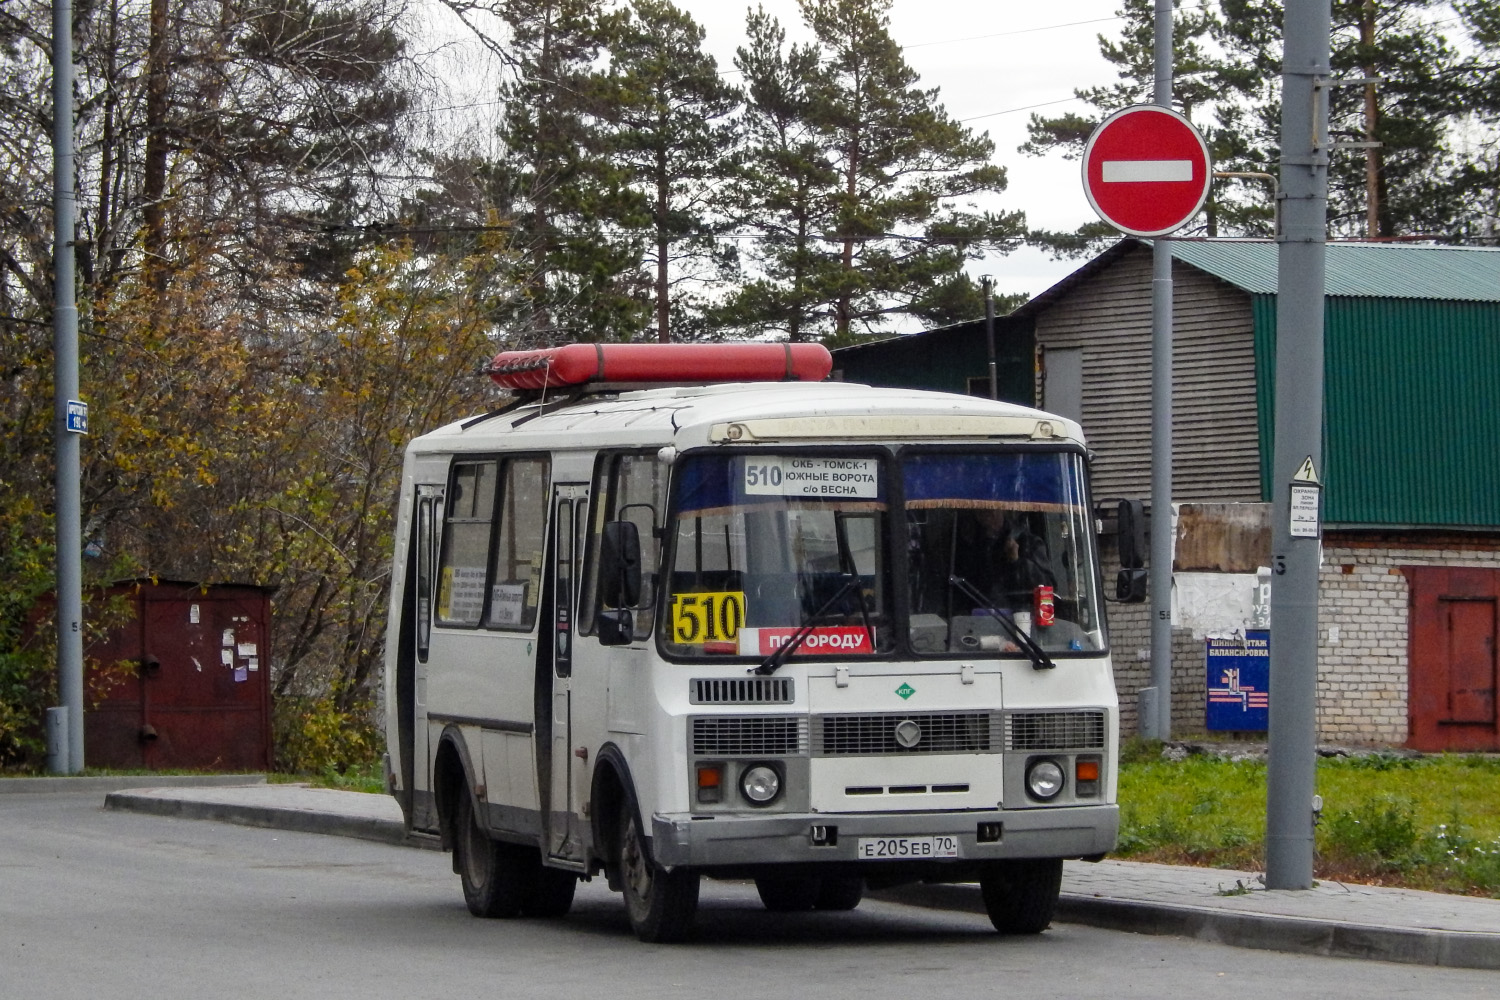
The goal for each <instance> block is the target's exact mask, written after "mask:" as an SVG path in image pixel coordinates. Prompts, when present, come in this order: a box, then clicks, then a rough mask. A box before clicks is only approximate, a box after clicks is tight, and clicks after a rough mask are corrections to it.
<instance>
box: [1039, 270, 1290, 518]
mask: <svg viewBox="0 0 1500 1000" xmlns="http://www.w3.org/2000/svg"><path fill="white" fill-rule="evenodd" d="M1172 278H1173V282H1172V284H1173V292H1174V294H1173V340H1174V365H1173V368H1174V375H1173V419H1172V433H1173V462H1172V477H1173V490H1172V492H1173V499H1175V500H1179V501H1256V500H1259V499H1260V498H1261V497H1260V465H1259V462H1260V445H1259V441H1260V434H1259V429H1258V425H1257V408H1256V394H1255V343H1254V326H1253V321H1252V317H1251V308H1250V296H1249V295H1247V294H1246V293H1244V292H1242V291H1240V290H1239V289H1237V288H1235V287H1234V286H1232V285H1229V284H1227V283H1225V282H1223V281H1220V280H1219V279H1217V278H1214V277H1211V276H1210V275H1207V274H1205V273H1204V272H1202V271H1199V270H1197V269H1196V268H1193V267H1190V266H1187V265H1184V264H1182V263H1176V264H1174V266H1173V270H1172ZM1036 339H1037V344H1038V346H1039V347H1040V348H1041V352H1042V377H1043V378H1045V371H1046V351H1047V350H1048V349H1049V348H1050V349H1059V348H1079V349H1081V350H1082V351H1083V428H1084V433H1085V434H1087V435H1088V440H1089V446H1090V447H1091V448H1092V449H1093V450H1094V451H1095V452H1096V453H1097V459H1096V460H1095V462H1094V466H1093V483H1094V495H1095V496H1096V497H1105V496H1128V497H1141V498H1144V497H1147V496H1148V495H1149V493H1150V487H1151V251H1150V249H1149V248H1146V247H1141V248H1138V249H1137V250H1135V251H1132V252H1130V253H1127V254H1125V255H1124V256H1122V257H1121V258H1120V260H1119V261H1118V262H1117V263H1115V264H1114V265H1112V266H1110V267H1108V268H1107V269H1105V270H1104V271H1103V272H1102V273H1101V274H1099V275H1098V276H1097V277H1096V278H1094V279H1092V280H1090V281H1087V282H1084V283H1082V284H1081V285H1080V286H1079V287H1078V288H1077V289H1076V290H1074V291H1073V292H1072V293H1071V294H1069V295H1066V296H1064V297H1062V298H1061V299H1059V301H1058V302H1057V303H1056V304H1055V305H1053V306H1052V307H1051V308H1049V309H1045V310H1043V311H1041V312H1040V313H1039V314H1038V315H1037V317H1036ZM1039 395H1040V394H1039Z"/></svg>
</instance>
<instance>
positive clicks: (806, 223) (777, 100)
mask: <svg viewBox="0 0 1500 1000" xmlns="http://www.w3.org/2000/svg"><path fill="white" fill-rule="evenodd" d="M745 30H746V36H747V39H746V44H745V45H744V46H742V47H741V48H740V49H739V50H738V51H737V52H736V54H735V60H734V64H735V66H736V67H737V68H738V69H739V70H740V72H741V73H742V74H743V75H744V86H745V94H746V107H745V113H744V123H743V126H744V130H745V137H746V150H745V152H746V164H745V171H744V175H743V177H742V179H741V182H740V184H739V185H738V186H737V191H738V194H739V206H738V207H739V211H740V212H741V214H742V217H743V218H745V219H746V220H747V222H748V223H749V224H750V226H751V227H753V228H754V229H755V230H758V231H759V233H760V235H761V239H760V240H758V241H757V242H756V243H755V244H753V245H752V250H751V251H750V256H751V258H752V260H753V261H754V265H755V268H756V270H757V271H758V276H756V277H752V278H750V279H749V280H747V281H745V282H744V283H743V284H741V285H740V287H739V288H738V289H737V290H736V292H735V293H734V294H733V295H732V296H731V297H730V299H729V301H728V302H727V303H726V304H725V305H724V306H723V307H722V308H721V309H719V310H718V319H719V322H720V323H721V324H722V325H726V326H731V327H737V328H739V329H742V330H745V331H747V332H749V333H752V334H761V333H766V332H773V331H774V332H780V333H784V334H785V335H786V336H787V337H788V339H790V340H792V341H800V340H805V339H807V338H808V336H809V334H810V332H811V329H810V328H811V325H812V323H813V322H815V321H816V319H817V317H818V313H817V306H818V303H819V302H820V301H821V300H822V299H823V297H824V296H823V289H822V287H821V286H820V284H819V283H818V278H819V276H820V274H821V271H820V269H819V267H818V264H819V262H820V259H821V258H820V257H819V255H818V253H817V251H816V250H815V247H816V246H817V243H818V239H819V235H820V233H821V232H822V231H823V230H825V229H827V228H831V227H832V224H833V216H832V207H833V203H832V199H831V192H832V191H833V189H834V184H835V183H836V181H837V177H836V175H835V174H834V172H833V170H832V168H831V167H830V165H829V163H828V160H827V158H826V157H825V155H824V147H823V143H822V137H821V135H820V133H819V129H818V127H817V125H816V124H815V117H814V115H813V101H814V97H813V93H812V90H813V87H814V86H815V84H816V82H817V78H818V72H819V58H818V50H817V47H816V46H813V45H792V46H791V48H790V49H788V48H786V31H785V29H784V28H782V27H781V25H780V23H778V22H777V21H776V19H775V18H773V17H771V16H770V15H769V14H767V13H766V12H765V9H764V8H763V7H762V8H758V9H756V10H753V11H751V12H750V15H749V18H748V19H747V21H746V25H745Z"/></svg>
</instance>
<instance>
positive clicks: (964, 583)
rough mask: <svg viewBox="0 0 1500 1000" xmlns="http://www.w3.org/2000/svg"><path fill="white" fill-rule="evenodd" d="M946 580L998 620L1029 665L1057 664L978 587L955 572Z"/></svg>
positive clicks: (1043, 667) (1046, 666) (1050, 666)
mask: <svg viewBox="0 0 1500 1000" xmlns="http://www.w3.org/2000/svg"><path fill="white" fill-rule="evenodd" d="M948 582H949V583H951V584H952V585H953V586H955V587H957V588H958V589H959V590H961V591H963V592H964V593H965V594H966V595H968V597H969V599H970V600H971V601H973V602H974V603H975V604H978V605H979V606H980V607H981V608H983V609H984V610H985V611H987V612H988V613H989V614H991V615H993V616H994V617H995V618H996V619H997V620H998V621H999V622H1000V627H1001V628H1003V629H1005V632H1006V634H1007V635H1009V636H1010V637H1011V638H1012V639H1014V640H1015V643H1016V645H1017V646H1020V647H1021V650H1022V652H1024V653H1025V654H1026V655H1027V656H1029V657H1031V665H1032V666H1033V667H1035V668H1036V669H1037V670H1051V669H1053V668H1054V667H1056V666H1057V664H1056V663H1053V662H1052V658H1051V657H1050V656H1048V655H1047V651H1046V650H1045V649H1043V648H1042V647H1041V646H1040V645H1038V644H1037V641H1036V640H1035V639H1033V638H1032V637H1031V636H1029V635H1027V634H1026V633H1025V632H1022V631H1021V629H1020V627H1019V626H1018V625H1016V623H1015V621H1014V620H1013V619H1012V618H1011V617H1010V615H1008V614H1006V613H1005V612H1003V611H1001V610H1000V609H999V608H997V607H995V606H994V605H993V604H991V603H990V602H989V600H988V599H986V598H985V596H984V595H983V594H981V593H980V592H979V588H977V587H975V586H974V585H973V584H972V583H970V582H969V581H968V580H965V579H964V578H963V577H961V576H959V575H957V574H954V575H952V576H949V577H948Z"/></svg>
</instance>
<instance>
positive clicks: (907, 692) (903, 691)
mask: <svg viewBox="0 0 1500 1000" xmlns="http://www.w3.org/2000/svg"><path fill="white" fill-rule="evenodd" d="M896 693H897V694H899V695H900V696H901V700H902V701H905V700H906V699H907V698H910V697H911V696H912V695H914V694H916V693H917V689H916V688H914V687H912V686H911V685H910V684H908V683H906V682H905V681H902V682H901V686H900V687H898V688H897V689H896Z"/></svg>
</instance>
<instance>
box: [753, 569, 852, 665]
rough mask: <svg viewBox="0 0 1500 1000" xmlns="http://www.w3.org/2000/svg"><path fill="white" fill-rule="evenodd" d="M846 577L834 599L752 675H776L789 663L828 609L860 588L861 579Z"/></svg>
mask: <svg viewBox="0 0 1500 1000" xmlns="http://www.w3.org/2000/svg"><path fill="white" fill-rule="evenodd" d="M845 575H846V576H848V577H849V579H847V580H845V581H844V585H843V586H842V587H840V588H839V589H838V591H837V592H836V593H835V594H834V595H833V596H832V597H830V598H829V599H828V600H827V601H825V602H824V603H823V606H822V607H821V608H819V609H818V610H817V611H814V612H813V613H812V614H810V615H808V616H807V617H806V618H804V619H803V620H802V624H801V625H798V626H797V631H795V632H793V633H792V636H791V638H789V639H788V640H787V641H786V642H784V643H782V644H781V645H780V646H777V647H776V648H775V649H773V650H772V651H771V655H770V656H768V657H766V658H765V659H764V660H762V661H761V663H760V665H759V666H755V667H751V668H750V670H749V672H750V673H752V674H774V673H775V672H776V671H777V670H778V669H780V667H781V665H782V664H783V663H785V662H786V661H787V658H788V657H790V656H791V655H792V654H793V653H795V652H796V651H797V647H798V646H800V645H802V641H803V640H804V639H806V638H807V637H808V636H810V635H812V630H813V629H814V628H816V627H817V625H818V621H819V620H820V619H821V618H822V617H823V616H824V615H826V614H827V613H828V609H829V608H831V607H833V606H834V605H835V604H837V603H838V602H839V601H842V600H843V599H844V598H845V597H846V596H848V594H849V592H850V591H851V590H853V589H854V588H855V587H857V586H859V577H857V576H855V575H854V574H852V573H848V574H845Z"/></svg>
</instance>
